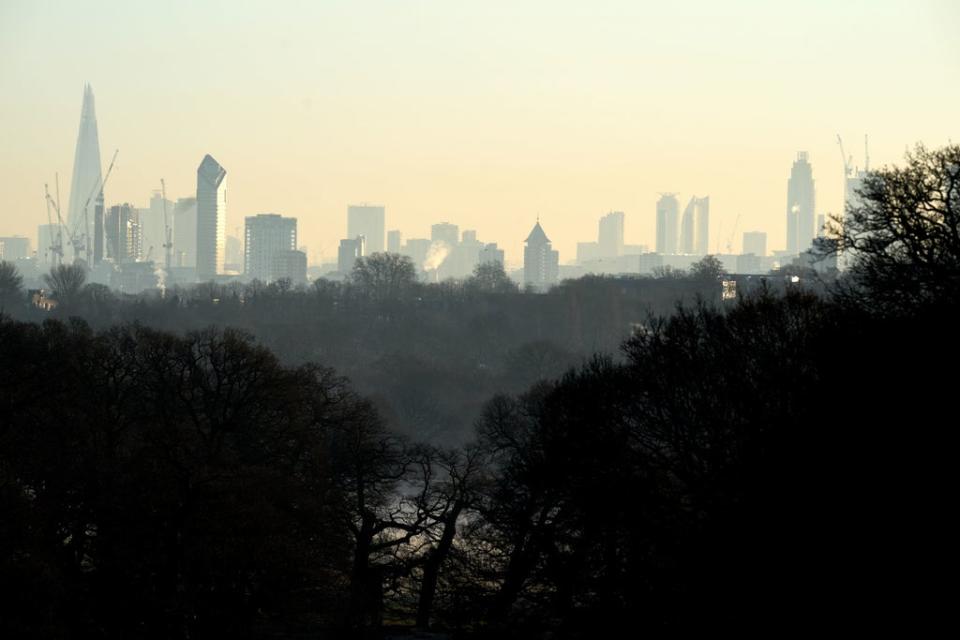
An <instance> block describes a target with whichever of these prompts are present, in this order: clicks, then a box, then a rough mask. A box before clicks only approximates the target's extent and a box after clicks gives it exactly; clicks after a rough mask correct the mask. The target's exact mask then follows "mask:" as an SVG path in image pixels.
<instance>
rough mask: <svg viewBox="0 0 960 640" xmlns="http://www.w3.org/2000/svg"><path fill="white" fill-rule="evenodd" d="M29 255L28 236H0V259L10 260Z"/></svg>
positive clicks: (21, 258)
mask: <svg viewBox="0 0 960 640" xmlns="http://www.w3.org/2000/svg"><path fill="white" fill-rule="evenodd" d="M29 257H30V238H24V237H22V236H8V237H5V238H0V260H6V261H8V262H12V261H14V260H24V259H26V258H29Z"/></svg>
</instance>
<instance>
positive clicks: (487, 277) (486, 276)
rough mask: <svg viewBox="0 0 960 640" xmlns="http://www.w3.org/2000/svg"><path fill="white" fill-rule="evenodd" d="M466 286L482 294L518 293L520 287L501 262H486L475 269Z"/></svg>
mask: <svg viewBox="0 0 960 640" xmlns="http://www.w3.org/2000/svg"><path fill="white" fill-rule="evenodd" d="M465 286H466V288H467V289H468V290H471V291H477V292H482V293H516V292H518V291H519V290H520V287H518V286H517V284H516V283H515V282H514V281H513V280H511V279H510V278H509V277H508V276H507V273H506V271H504V270H503V265H502V264H501V263H500V262H496V261H494V262H484V263H482V264H478V265H477V266H476V267H474V268H473V275H471V276H470V277H469V278H468V279H467V281H466V283H465Z"/></svg>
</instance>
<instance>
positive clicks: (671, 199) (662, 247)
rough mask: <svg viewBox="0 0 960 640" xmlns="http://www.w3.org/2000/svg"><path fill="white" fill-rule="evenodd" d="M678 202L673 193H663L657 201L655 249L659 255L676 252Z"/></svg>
mask: <svg viewBox="0 0 960 640" xmlns="http://www.w3.org/2000/svg"><path fill="white" fill-rule="evenodd" d="M679 212H680V201H679V200H677V194H675V193H663V194H661V195H660V199H659V200H658V201H657V236H656V249H657V253H660V254H674V253H676V252H677V218H678V217H679Z"/></svg>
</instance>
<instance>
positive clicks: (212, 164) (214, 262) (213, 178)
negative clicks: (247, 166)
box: [197, 154, 227, 281]
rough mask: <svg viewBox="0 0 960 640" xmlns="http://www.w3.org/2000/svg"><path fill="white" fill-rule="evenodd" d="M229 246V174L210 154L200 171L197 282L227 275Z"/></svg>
mask: <svg viewBox="0 0 960 640" xmlns="http://www.w3.org/2000/svg"><path fill="white" fill-rule="evenodd" d="M226 244H227V171H226V169H224V168H223V167H221V166H220V163H218V162H217V161H216V160H214V159H213V157H212V156H211V155H210V154H207V155H205V156H204V157H203V162H201V163H200V166H199V167H198V168H197V279H198V280H200V281H204V280H212V279H213V278H214V277H216V276H217V275H218V274H221V273H223V260H224V254H225V253H226Z"/></svg>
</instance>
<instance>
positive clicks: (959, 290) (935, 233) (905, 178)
mask: <svg viewBox="0 0 960 640" xmlns="http://www.w3.org/2000/svg"><path fill="white" fill-rule="evenodd" d="M857 195H858V198H857V201H856V202H855V203H853V204H849V205H848V208H847V211H846V215H845V216H844V217H842V218H841V217H839V216H834V217H833V219H832V220H831V222H830V226H829V232H830V233H831V234H832V235H835V236H837V237H838V238H839V239H840V242H839V243H838V250H840V251H842V252H843V253H844V254H845V258H846V260H847V261H848V266H849V267H850V273H849V275H850V277H849V278H847V283H846V284H847V285H848V287H847V288H846V289H845V290H844V291H845V293H848V294H853V295H856V296H860V297H866V298H869V301H870V302H871V306H872V307H874V308H878V309H880V310H892V309H898V308H904V307H909V306H912V305H915V304H918V303H926V302H931V301H935V300H944V299H956V298H957V296H958V295H960V145H950V146H946V147H943V148H941V149H936V150H932V151H931V150H928V149H927V148H925V147H924V146H923V145H917V147H916V148H915V149H914V150H913V151H912V152H908V153H907V154H906V164H905V165H904V166H902V167H897V166H893V167H885V168H883V169H879V170H877V171H872V172H870V173H869V174H867V175H866V177H865V178H864V179H863V182H862V186H861V187H860V189H859V190H858V192H857Z"/></svg>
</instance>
